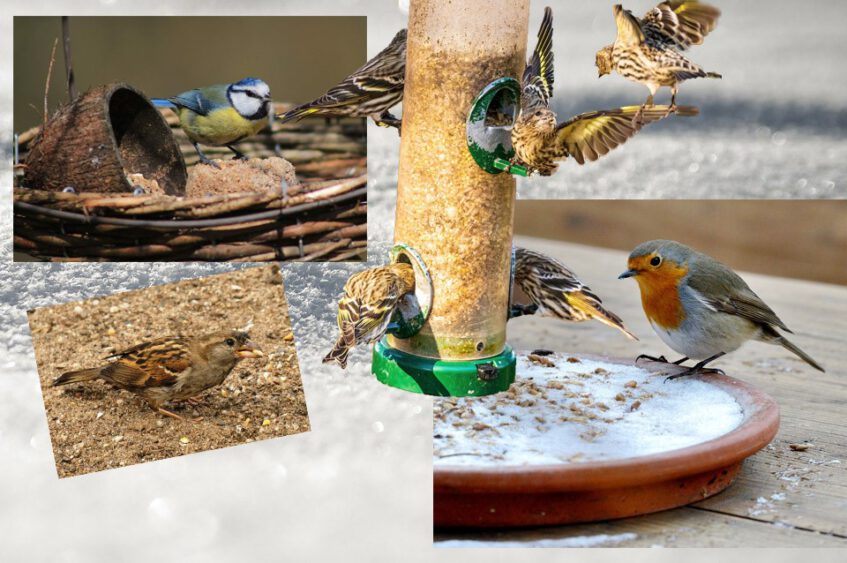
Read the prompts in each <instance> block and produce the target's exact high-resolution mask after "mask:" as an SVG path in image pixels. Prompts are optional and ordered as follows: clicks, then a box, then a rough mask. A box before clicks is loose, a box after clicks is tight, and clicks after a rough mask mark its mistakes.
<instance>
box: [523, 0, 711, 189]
mask: <svg viewBox="0 0 847 563" xmlns="http://www.w3.org/2000/svg"><path fill="white" fill-rule="evenodd" d="M521 89H522V93H521V101H520V110H519V113H518V117H517V119H516V120H515V124H514V125H513V127H512V134H511V137H512V146H513V147H514V149H515V157H514V159H513V160H512V163H513V164H520V165H523V166H526V167H527V169H528V170H529V171H530V172H538V173H539V174H541V175H542V176H550V175H551V174H553V173H554V172H556V170H557V168H558V164H557V161H560V160H564V159H566V158H568V157H569V156H570V157H573V159H574V160H576V161H577V162H578V163H579V164H584V163H585V161H586V160H590V161H593V160H597V159H598V158H600V157H601V156H603V155H605V154H606V153H608V152H609V151H610V150H612V149H614V148H616V147H617V146H619V145H622V144H623V143H625V142H626V141H627V139H629V138H630V137H632V136H633V135H635V133H637V132H638V131H639V130H640V129H641V127H642V126H643V125H644V124H647V123H652V122H654V121H658V120H660V119H664V118H665V117H667V116H668V115H669V114H670V108H669V107H668V106H654V107H652V108H650V109H646V110H644V111H641V110H640V108H639V107H638V106H627V107H621V108H616V109H609V110H602V111H591V112H587V113H583V114H580V115H577V116H576V117H573V118H571V119H569V120H568V121H565V122H564V123H558V121H557V118H556V114H555V113H554V112H553V111H552V110H550V108H549V107H548V104H549V100H550V97H551V96H552V95H553V12H552V11H551V10H550V8H549V7H548V8H545V10H544V19H543V21H542V22H541V29H540V30H539V31H538V44H537V45H536V46H535V51H534V52H533V54H532V58H531V59H530V60H529V61H528V62H527V65H526V68H525V69H524V73H523V77H522V79H521ZM677 113H678V114H679V115H686V116H689V115H696V114H697V108H693V107H687V106H686V107H680V108H678V110H677ZM636 114H641V119H639V120H635V119H633V118H634V117H635V116H636Z"/></svg>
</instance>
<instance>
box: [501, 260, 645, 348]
mask: <svg viewBox="0 0 847 563" xmlns="http://www.w3.org/2000/svg"><path fill="white" fill-rule="evenodd" d="M514 255H515V284H516V285H518V286H519V287H520V288H521V290H522V291H523V292H524V293H525V294H526V295H527V297H529V299H530V301H532V303H533V304H534V305H535V306H536V307H537V310H536V311H535V314H538V315H542V316H549V317H555V318H557V319H562V320H564V321H571V322H581V321H587V320H590V319H595V320H598V321H600V322H601V323H603V324H605V325H608V326H610V327H613V328H616V329H618V330H620V331H621V332H623V333H624V334H625V335H627V336H628V337H629V338H632V339H633V340H638V338H636V336H635V335H634V334H632V333H631V332H630V331H629V330H627V328H626V327H625V326H624V324H623V321H622V320H621V318H620V317H618V316H617V315H616V314H614V313H612V312H611V311H609V310H608V309H606V308H605V307H603V305H602V301H601V300H600V298H599V297H598V296H597V295H596V294H595V293H594V292H592V291H591V288H589V287H588V286H586V285H585V284H584V283H582V282H581V281H579V279H578V278H577V277H576V274H574V273H573V272H572V271H570V270H569V269H568V268H567V267H565V265H564V264H562V263H561V262H559V261H558V260H556V259H555V258H551V257H550V256H546V255H544V254H541V253H540V252H535V251H533V250H527V249H525V248H520V247H517V246H516V247H515V249H514Z"/></svg>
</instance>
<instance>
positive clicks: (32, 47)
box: [13, 16, 405, 261]
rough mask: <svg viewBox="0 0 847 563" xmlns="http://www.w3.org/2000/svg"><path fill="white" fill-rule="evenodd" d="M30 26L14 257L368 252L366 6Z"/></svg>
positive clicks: (18, 101)
mask: <svg viewBox="0 0 847 563" xmlns="http://www.w3.org/2000/svg"><path fill="white" fill-rule="evenodd" d="M116 34H119V35H116ZM14 36H15V43H14V62H15V64H14V130H15V146H14V153H13V158H14V162H13V165H14V170H15V175H14V182H15V188H14V252H15V254H14V257H15V260H18V261H31V260H45V261H104V260H108V261H139V260H141V261H283V260H334V261H361V260H364V259H366V255H367V224H366V223H367V166H366V156H367V134H366V124H365V120H366V118H367V116H368V115H369V113H362V112H359V111H354V108H355V107H356V106H355V104H352V103H350V101H349V99H347V98H346V97H345V96H347V97H349V96H355V92H352V91H351V90H350V89H351V88H353V82H351V81H350V79H349V77H350V76H351V75H355V73H356V71H357V69H359V68H360V67H362V66H363V65H364V64H365V63H366V58H365V47H366V21H365V18H364V17H360V16H355V17H354V16H349V17H347V16H345V17H229V16H227V17H77V16H74V17H59V16H56V17H21V16H19V17H15V18H14ZM154 38H155V39H154ZM210 38H216V39H214V40H210ZM403 40H405V36H404V37H403ZM400 43H401V45H400V47H401V48H402V49H405V42H404V41H402V42H400ZM247 53H249V56H247V55H246V54H247ZM401 60H404V59H401ZM398 96H399V97H402V83H401V85H400V94H399V95H398ZM339 99H340V100H341V101H338V100H339ZM398 99H399V98H398ZM345 100H346V101H345ZM332 101H338V103H330V102H332ZM395 101H396V100H395ZM385 119H386V120H389V121H390V116H386V117H385ZM398 123H399V122H398Z"/></svg>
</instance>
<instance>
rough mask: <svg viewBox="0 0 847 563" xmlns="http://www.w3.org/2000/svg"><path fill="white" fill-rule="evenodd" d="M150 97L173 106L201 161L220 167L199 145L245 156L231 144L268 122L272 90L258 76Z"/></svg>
mask: <svg viewBox="0 0 847 563" xmlns="http://www.w3.org/2000/svg"><path fill="white" fill-rule="evenodd" d="M152 101H153V105H154V106H156V107H163V108H170V109H172V110H174V111H175V112H176V113H177V115H179V124H180V126H181V127H182V130H183V131H185V134H186V135H188V138H189V140H190V141H191V143H192V144H193V145H194V148H195V149H197V154H199V155H200V162H202V163H203V164H209V165H211V166H214V167H215V168H219V166H218V165H217V164H215V163H214V162H212V161H211V160H209V159H208V158H206V155H204V154H203V151H201V150H200V146H199V145H200V144H203V145H210V146H218V147H219V146H226V147H227V148H228V149H229V150H231V151H232V152H234V153H235V158H240V159H246V156H245V155H244V154H243V153H241V152H240V151H238V150H237V149H235V148H234V147H233V146H232V145H233V144H234V143H237V142H238V141H240V140H242V139H244V138H246V137H250V136H252V135H255V134H256V133H258V132H259V131H261V130H262V129H264V128H265V127H266V126H267V124H268V115H269V113H270V109H271V90H270V87H268V85H267V84H265V83H264V82H263V81H261V80H259V79H258V78H245V79H243V80H239V81H238V82H235V83H233V84H216V85H214V86H207V87H205V88H197V89H195V90H189V91H187V92H183V93H182V94H178V95H176V96H173V97H172V98H166V99H163V98H153V100H152Z"/></svg>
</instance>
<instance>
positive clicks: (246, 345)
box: [53, 331, 263, 420]
mask: <svg viewBox="0 0 847 563" xmlns="http://www.w3.org/2000/svg"><path fill="white" fill-rule="evenodd" d="M261 356H263V354H262V351H261V350H260V349H259V347H258V346H256V345H255V344H253V342H251V341H250V337H249V336H248V335H247V333H246V332H241V331H221V332H214V333H212V334H207V335H204V336H199V337H194V338H175V337H166V338H159V339H157V340H152V341H150V342H144V343H142V344H138V345H136V346H133V347H132V348H129V349H127V350H124V351H123V352H119V353H117V354H113V355H112V356H109V357H108V358H107V359H109V358H117V359H116V360H115V361H114V362H111V363H109V364H107V365H105V366H101V367H96V368H89V369H82V370H78V371H69V372H67V373H63V374H62V375H60V376H59V377H57V378H56V379H55V380H54V381H53V386H54V387H57V386H60V385H68V384H71V383H80V382H85V381H92V380H94V379H102V380H103V381H105V382H107V383H110V384H112V385H114V386H115V387H119V388H121V389H126V390H127V391H131V392H133V393H137V394H138V395H140V396H141V397H142V398H143V399H144V400H145V401H147V403H148V404H149V405H150V406H151V407H152V408H153V410H155V411H157V412H159V413H161V414H164V415H167V416H171V417H173V418H177V419H179V420H185V419H184V418H183V417H181V416H180V415H178V414H176V413H173V412H171V411H168V410H165V409H164V408H162V405H163V404H164V403H167V402H170V401H186V400H190V399H193V398H194V397H196V396H197V395H199V394H200V393H202V392H203V391H205V390H206V389H209V388H211V387H214V386H216V385H220V384H221V383H223V380H224V379H226V376H227V375H229V372H231V371H232V368H234V367H235V364H237V363H238V362H239V361H240V360H242V359H243V358H258V357H261ZM195 420H199V419H195Z"/></svg>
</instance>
